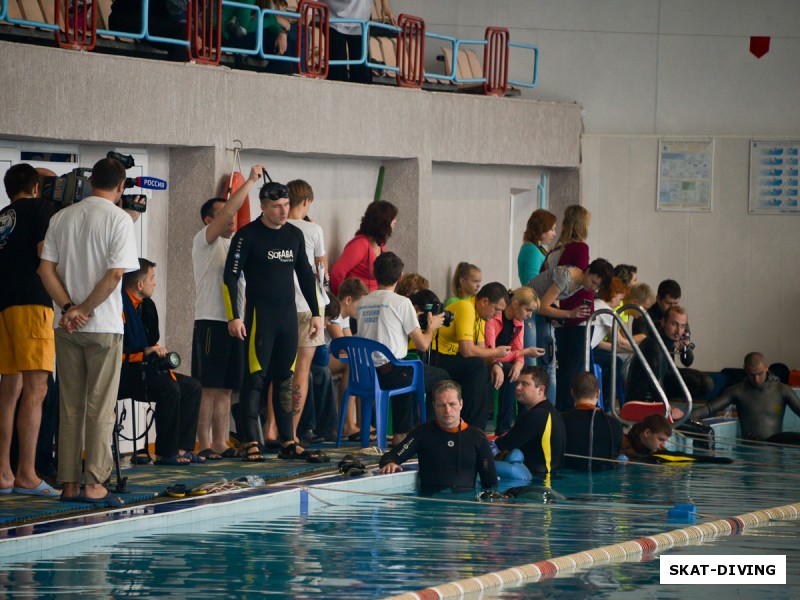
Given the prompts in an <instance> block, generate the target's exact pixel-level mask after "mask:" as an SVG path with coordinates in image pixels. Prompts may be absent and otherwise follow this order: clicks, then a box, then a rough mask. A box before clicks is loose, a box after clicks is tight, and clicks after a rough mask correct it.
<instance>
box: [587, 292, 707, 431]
mask: <svg viewBox="0 0 800 600" xmlns="http://www.w3.org/2000/svg"><path fill="white" fill-rule="evenodd" d="M618 310H619V311H620V312H624V311H626V310H635V311H638V312H639V313H640V314H641V315H642V316H643V317H644V321H645V323H646V324H647V329H648V330H649V332H650V333H649V335H652V336H653V338H654V339H655V340H657V341H658V345H659V347H660V348H661V352H663V353H664V355H665V356H666V357H667V364H668V365H669V367H670V369H672V373H673V374H674V375H675V377H676V379H677V380H678V384H679V385H680V386H681V390H682V391H683V395H684V397H685V398H686V402H687V405H686V410H685V411H684V413H683V416H682V417H681V418H680V419H679V420H678V421H676V422H675V424H674V425H673V427H679V426H680V425H683V423H684V422H685V421H686V420H687V419H689V415H690V414H691V412H692V404H693V400H692V394H691V393H690V392H689V388H687V387H686V382H684V381H683V378H682V377H681V375H680V371H679V370H678V365H676V364H675V361H674V360H673V358H672V354H671V353H670V351H669V350H667V346H666V345H665V344H664V340H662V339H661V335H659V333H658V330H657V329H656V326H655V324H654V323H653V320H652V319H651V318H650V315H649V314H648V313H647V311H646V310H645V309H644V308H643V307H641V306H639V305H638V304H625V305H624V306H621V307H620V308H619V309H618ZM600 315H611V316H612V317H613V319H614V321H613V323H612V325H611V394H610V395H611V398H610V399H609V400H608V403H609V404H610V406H611V411H610V412H611V414H612V415H614V417H615V418H616V419H617V420H618V421H619V422H621V423H629V421H625V420H624V419H623V418H622V417H621V416H620V414H619V409H618V408H617V406H616V401H615V400H616V396H617V341H618V335H619V332H618V331H619V329H622V332H623V333H624V334H625V337H626V338H628V342H629V343H630V345H631V347H632V348H633V351H634V353H635V354H636V357H637V358H638V359H639V360H640V361H641V362H642V366H644V370H645V372H646V373H647V376H648V377H649V378H650V382H651V383H652V384H653V386H654V387H655V389H656V390H657V391H658V395H659V396H660V397H661V400H662V402H664V416H665V417H666V418H668V419H669V417H670V414H671V413H672V407H671V406H670V404H669V400H668V399H667V395H666V394H665V393H664V389H663V388H662V387H661V384H660V383H659V382H658V379H656V376H655V374H654V373H653V369H651V368H650V365H649V364H647V361H646V360H645V358H644V354H642V351H641V350H640V349H639V345H638V344H637V343H636V342H635V341H634V339H633V335H632V334H631V332H630V331H628V328H627V327H626V326H625V322H624V321H623V320H622V317H620V316H619V314H618V313H617V312H616V311H614V310H613V309H611V308H601V309H599V310H596V311H594V312H593V313H592V314H591V315H590V316H589V320H588V321H586V333H585V344H584V348H585V354H584V367H585V370H587V371H589V372H591V370H592V356H591V354H592V321H594V320H595V319H596V318H597V317H598V316H600Z"/></svg>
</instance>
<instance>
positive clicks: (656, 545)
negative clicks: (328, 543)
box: [385, 503, 800, 600]
mask: <svg viewBox="0 0 800 600" xmlns="http://www.w3.org/2000/svg"><path fill="white" fill-rule="evenodd" d="M798 515H800V503H794V504H786V505H783V506H775V507H772V508H767V509H763V510H757V511H754V512H750V513H745V514H743V515H738V516H735V517H730V518H727V519H720V520H718V521H715V522H710V523H704V524H702V525H700V526H692V527H685V528H683V529H676V530H673V531H668V532H665V533H659V534H656V535H652V536H648V537H646V538H639V539H635V540H629V541H627V542H622V543H619V544H611V545H609V546H603V547H600V548H595V549H593V550H589V551H583V552H578V553H575V554H568V555H566V556H561V557H558V558H553V559H549V560H543V561H539V562H536V563H530V564H527V565H520V566H517V567H514V568H513V570H515V571H519V572H521V573H525V570H526V569H531V567H533V568H535V570H536V572H538V573H539V575H538V576H537V575H536V574H535V573H534V575H532V576H525V577H523V579H521V580H520V581H519V583H512V585H511V586H510V587H517V586H519V585H522V584H524V583H533V582H536V581H539V580H540V579H542V578H545V577H553V576H555V575H556V574H557V573H569V572H572V571H575V570H578V569H581V568H590V567H591V566H592V565H600V564H604V563H618V562H629V557H631V560H636V559H640V558H641V556H642V555H644V554H655V553H657V552H660V551H664V550H667V549H669V548H672V547H674V546H689V545H694V544H697V543H700V542H702V541H705V540H709V539H711V538H716V537H723V536H730V535H734V534H737V533H740V532H741V531H743V530H744V529H746V528H748V527H759V526H761V525H765V524H767V523H769V522H771V521H791V520H796V519H797V518H798ZM632 544H636V545H638V546H639V547H640V549H641V550H640V551H639V552H636V551H635V550H634V551H632V552H630V553H628V548H631V545H632ZM631 549H632V550H633V548H631ZM590 552H603V553H604V554H606V556H608V559H606V560H602V559H601V560H596V559H595V558H594V557H593V556H591V555H589V554H588V553H590ZM612 556H613V557H614V558H612ZM564 563H567V564H565V565H564V567H562V566H561V565H562V564H564ZM569 563H572V564H571V565H570V564H569ZM487 575H497V572H494V573H488V574H487ZM487 575H482V576H479V577H470V578H467V579H461V580H459V581H453V582H450V583H446V584H442V585H439V586H435V587H432V588H427V589H424V590H419V591H417V592H407V593H403V594H398V595H396V596H391V597H389V598H386V599H385V600H419V599H420V598H428V597H430V596H429V593H430V592H432V591H434V590H435V593H436V594H437V595H438V596H437V597H439V598H443V599H444V598H458V597H462V596H464V595H465V592H464V589H465V588H474V587H475V586H476V585H477V586H480V589H481V591H486V589H487V588H485V587H484V581H485V580H486V579H487ZM498 578H499V579H500V580H501V581H502V577H499V576H498ZM501 586H502V584H501ZM493 587H498V586H493ZM453 588H454V589H455V592H454V593H448V594H446V595H445V594H443V592H444V591H445V590H448V589H453ZM489 589H491V588H489Z"/></svg>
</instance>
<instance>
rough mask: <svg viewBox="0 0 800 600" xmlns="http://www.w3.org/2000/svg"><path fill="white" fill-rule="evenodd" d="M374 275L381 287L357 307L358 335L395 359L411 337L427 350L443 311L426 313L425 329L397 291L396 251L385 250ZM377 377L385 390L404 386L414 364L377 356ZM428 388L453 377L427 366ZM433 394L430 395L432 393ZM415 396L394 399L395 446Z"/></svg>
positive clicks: (402, 434)
mask: <svg viewBox="0 0 800 600" xmlns="http://www.w3.org/2000/svg"><path fill="white" fill-rule="evenodd" d="M373 274H374V275H375V280H376V281H377V283H378V289H377V290H375V291H374V292H371V293H369V294H367V295H366V296H364V297H363V298H362V299H361V302H359V305H358V309H357V318H358V333H359V335H361V336H363V337H365V338H369V339H371V340H375V341H376V342H380V343H381V344H384V345H385V346H386V347H388V348H389V350H391V351H392V354H394V356H395V357H396V358H402V357H404V356H405V355H406V353H407V351H408V339H409V338H411V340H412V341H413V342H414V345H415V347H416V348H417V350H419V351H421V352H424V351H425V350H427V349H428V347H429V346H430V344H431V340H432V339H433V335H434V332H435V331H436V330H437V329H439V328H440V327H441V326H442V323H443V322H444V314H443V313H439V314H438V315H433V314H431V313H427V325H428V327H427V329H426V330H425V331H424V332H423V331H422V329H420V326H419V322H418V321H417V313H416V311H415V310H414V306H413V305H412V304H411V300H409V299H408V298H406V297H405V296H401V295H400V294H397V293H395V291H394V289H395V287H396V286H397V282H398V281H400V277H402V275H403V261H402V260H400V257H398V256H397V255H396V254H395V253H394V252H384V253H383V254H381V255H380V256H379V257H378V258H376V259H375V263H374V265H373ZM374 361H375V368H376V370H377V372H378V380H379V381H380V384H381V387H382V388H384V389H395V388H399V387H405V386H407V385H409V384H410V383H411V377H412V374H413V372H412V370H411V367H397V366H395V365H393V364H392V363H390V362H389V361H388V360H387V359H386V358H384V357H383V356H375V357H374ZM424 376H425V391H426V392H430V390H431V389H433V386H435V385H436V384H437V383H439V382H440V381H444V380H446V379H450V376H449V375H448V374H447V371H444V370H443V369H437V368H435V367H431V366H429V365H424ZM429 397H430V395H429ZM412 401H413V400H412V398H411V395H410V394H403V395H402V396H398V397H397V398H396V400H395V401H393V402H392V426H393V428H394V431H395V434H394V438H393V442H394V445H397V444H399V443H401V442H402V441H403V439H404V438H405V436H406V434H407V433H408V432H409V431H410V430H411V425H412V414H413V411H412Z"/></svg>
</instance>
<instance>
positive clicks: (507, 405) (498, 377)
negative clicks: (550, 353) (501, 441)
mask: <svg viewBox="0 0 800 600" xmlns="http://www.w3.org/2000/svg"><path fill="white" fill-rule="evenodd" d="M509 295H510V296H511V301H510V302H509V303H508V304H507V305H506V308H505V310H503V311H502V312H501V313H499V314H498V315H496V316H494V317H492V318H491V319H490V320H489V321H487V322H486V328H485V330H484V342H485V344H486V347H487V348H496V347H498V346H511V352H509V353H508V354H506V355H505V356H504V357H502V358H496V359H495V363H494V364H493V365H492V372H491V378H492V383H493V384H494V387H495V388H496V389H499V390H500V396H499V402H498V410H497V415H496V417H495V423H494V430H495V433H496V434H497V435H500V434H502V433H505V432H506V431H508V430H509V429H511V426H512V425H513V423H514V405H515V404H516V399H515V397H514V392H515V390H516V388H517V379H518V378H519V373H520V371H521V370H522V367H524V366H525V358H526V357H532V358H536V357H538V356H541V355H542V354H544V350H543V349H542V348H536V347H533V346H532V347H530V348H525V347H523V343H522V341H523V329H524V328H525V321H526V320H527V319H530V318H531V315H533V313H534V311H536V310H538V309H539V297H538V296H537V295H536V292H534V291H533V289H531V288H529V287H527V286H522V287H520V288H517V289H516V290H512V291H510V292H509Z"/></svg>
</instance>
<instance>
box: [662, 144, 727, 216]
mask: <svg viewBox="0 0 800 600" xmlns="http://www.w3.org/2000/svg"><path fill="white" fill-rule="evenodd" d="M713 165H714V142H713V140H697V139H661V140H659V141H658V198H657V199H656V210H663V211H671V210H672V211H674V210H679V211H699V212H710V211H711V208H712V206H711V188H712V179H711V173H712V168H713Z"/></svg>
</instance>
